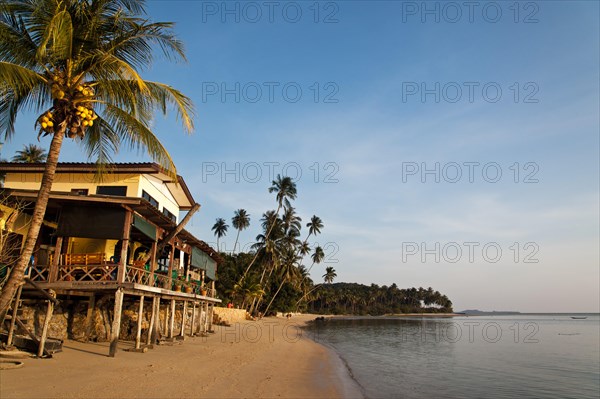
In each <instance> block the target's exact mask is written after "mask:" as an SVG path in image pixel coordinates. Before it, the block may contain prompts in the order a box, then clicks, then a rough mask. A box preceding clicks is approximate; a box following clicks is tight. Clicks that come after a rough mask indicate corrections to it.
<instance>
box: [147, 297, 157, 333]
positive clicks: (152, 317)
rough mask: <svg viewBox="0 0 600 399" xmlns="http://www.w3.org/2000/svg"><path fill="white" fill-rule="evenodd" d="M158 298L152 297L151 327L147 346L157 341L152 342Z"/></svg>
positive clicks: (149, 327)
mask: <svg viewBox="0 0 600 399" xmlns="http://www.w3.org/2000/svg"><path fill="white" fill-rule="evenodd" d="M157 299H158V298H157V297H152V313H151V314H150V325H149V326H148V337H147V338H146V345H150V344H153V343H154V342H155V341H153V340H152V335H153V334H154V323H155V320H156V300H157Z"/></svg>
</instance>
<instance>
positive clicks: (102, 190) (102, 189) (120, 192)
mask: <svg viewBox="0 0 600 399" xmlns="http://www.w3.org/2000/svg"><path fill="white" fill-rule="evenodd" d="M96 194H100V195H116V196H119V197H125V196H127V186H98V188H96Z"/></svg>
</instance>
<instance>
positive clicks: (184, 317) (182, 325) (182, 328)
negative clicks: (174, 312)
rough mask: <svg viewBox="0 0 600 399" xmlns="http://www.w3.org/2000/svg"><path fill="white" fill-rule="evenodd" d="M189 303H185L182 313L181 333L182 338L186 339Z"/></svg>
mask: <svg viewBox="0 0 600 399" xmlns="http://www.w3.org/2000/svg"><path fill="white" fill-rule="evenodd" d="M187 303H188V301H183V311H182V312H181V332H180V333H179V335H180V336H182V337H185V322H186V319H187Z"/></svg>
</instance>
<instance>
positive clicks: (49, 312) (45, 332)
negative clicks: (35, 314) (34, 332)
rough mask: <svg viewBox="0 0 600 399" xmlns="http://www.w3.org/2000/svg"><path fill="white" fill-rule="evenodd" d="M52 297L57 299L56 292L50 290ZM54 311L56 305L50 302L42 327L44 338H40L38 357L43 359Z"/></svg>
mask: <svg viewBox="0 0 600 399" xmlns="http://www.w3.org/2000/svg"><path fill="white" fill-rule="evenodd" d="M49 292H50V295H52V296H53V297H56V294H55V293H54V291H52V290H49ZM53 311H54V303H53V302H52V301H48V308H46V318H45V319H44V326H43V327H42V336H41V338H40V345H39V347H38V353H37V355H38V357H42V355H43V354H44V346H45V345H46V337H47V336H48V327H50V320H51V319H52V312H53Z"/></svg>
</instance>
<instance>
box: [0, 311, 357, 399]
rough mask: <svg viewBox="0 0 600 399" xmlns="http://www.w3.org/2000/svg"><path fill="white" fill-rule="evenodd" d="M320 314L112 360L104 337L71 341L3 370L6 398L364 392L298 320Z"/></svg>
mask: <svg viewBox="0 0 600 399" xmlns="http://www.w3.org/2000/svg"><path fill="white" fill-rule="evenodd" d="M314 317H315V316H310V315H305V316H296V317H294V318H292V319H291V320H289V321H288V320H286V319H284V318H265V319H263V320H261V321H257V322H252V321H248V322H242V323H236V324H233V325H232V326H230V327H224V326H215V334H209V336H208V337H206V338H202V337H194V338H190V337H186V340H185V341H184V342H183V343H182V344H180V345H179V344H175V345H173V346H167V345H161V346H154V349H151V350H149V351H148V352H147V353H134V352H126V351H124V350H123V349H125V348H128V347H131V346H132V343H130V342H121V343H120V344H119V351H118V353H117V356H116V357H115V358H109V357H107V353H108V344H107V343H85V344H84V343H80V342H76V341H66V342H65V343H64V345H63V352H61V353H57V354H56V355H55V356H54V357H53V358H52V359H24V360H21V361H23V362H24V363H25V366H24V367H23V368H20V369H15V370H2V371H0V397H1V398H3V399H6V398H59V397H60V398H79V397H89V398H98V397H102V398H141V397H144V398H181V397H187V398H274V397H281V398H342V397H360V396H361V394H360V392H359V391H358V390H357V389H356V388H355V387H354V386H353V384H352V381H351V380H349V376H348V375H347V371H346V370H344V369H343V365H342V364H341V361H340V360H339V358H337V356H336V355H335V354H334V353H332V352H331V351H330V350H329V349H327V348H325V347H323V346H321V345H319V344H317V343H315V342H313V341H311V340H310V339H309V338H308V337H306V334H303V333H302V331H301V329H300V328H299V326H300V325H302V324H304V323H305V322H306V321H308V320H312V319H314Z"/></svg>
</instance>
